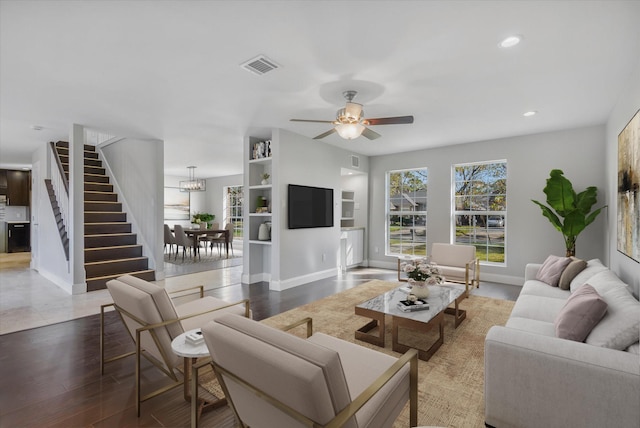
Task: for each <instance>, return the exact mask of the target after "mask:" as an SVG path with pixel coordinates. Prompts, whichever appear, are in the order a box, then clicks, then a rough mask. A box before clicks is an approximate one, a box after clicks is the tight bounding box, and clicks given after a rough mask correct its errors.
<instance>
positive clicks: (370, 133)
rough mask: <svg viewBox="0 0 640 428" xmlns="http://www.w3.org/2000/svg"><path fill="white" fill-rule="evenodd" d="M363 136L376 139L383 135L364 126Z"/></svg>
mask: <svg viewBox="0 0 640 428" xmlns="http://www.w3.org/2000/svg"><path fill="white" fill-rule="evenodd" d="M362 136H363V137H365V138H368V139H370V140H375V139H376V138H380V137H381V135H380V134H378V133H377V132H376V131H372V130H371V129H369V128H364V131H362Z"/></svg>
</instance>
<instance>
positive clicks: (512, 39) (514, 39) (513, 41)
mask: <svg viewBox="0 0 640 428" xmlns="http://www.w3.org/2000/svg"><path fill="white" fill-rule="evenodd" d="M521 41H522V36H519V35H515V36H509V37H507V38H506V39H504V40H503V41H501V42H500V47H502V48H512V47H514V46H515V45H517V44H518V43H520V42H521Z"/></svg>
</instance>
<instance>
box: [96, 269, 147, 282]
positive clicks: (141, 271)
mask: <svg viewBox="0 0 640 428" xmlns="http://www.w3.org/2000/svg"><path fill="white" fill-rule="evenodd" d="M153 272H154V270H153V269H145V270H139V271H135V272H128V273H116V274H113V275H104V276H95V277H93V278H87V281H88V280H92V281H95V280H100V279H109V278H117V277H119V276H122V275H139V274H142V273H153Z"/></svg>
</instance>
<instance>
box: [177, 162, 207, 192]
mask: <svg viewBox="0 0 640 428" xmlns="http://www.w3.org/2000/svg"><path fill="white" fill-rule="evenodd" d="M196 168H197V167H195V166H188V167H187V169H188V170H189V180H185V181H180V191H181V192H204V191H205V190H207V181H206V180H203V179H197V178H196V172H195V169H196Z"/></svg>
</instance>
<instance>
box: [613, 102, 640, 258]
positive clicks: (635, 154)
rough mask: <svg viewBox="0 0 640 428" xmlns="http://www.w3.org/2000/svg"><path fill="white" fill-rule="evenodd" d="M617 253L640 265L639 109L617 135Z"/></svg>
mask: <svg viewBox="0 0 640 428" xmlns="http://www.w3.org/2000/svg"><path fill="white" fill-rule="evenodd" d="M617 220H618V251H620V252H621V253H622V254H624V255H626V256H628V257H630V258H632V259H633V260H635V261H636V262H638V263H640V110H638V111H637V112H636V114H635V115H634V116H633V118H631V120H630V121H629V123H627V126H625V127H624V129H623V130H622V132H620V134H619V135H618V219H617Z"/></svg>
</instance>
